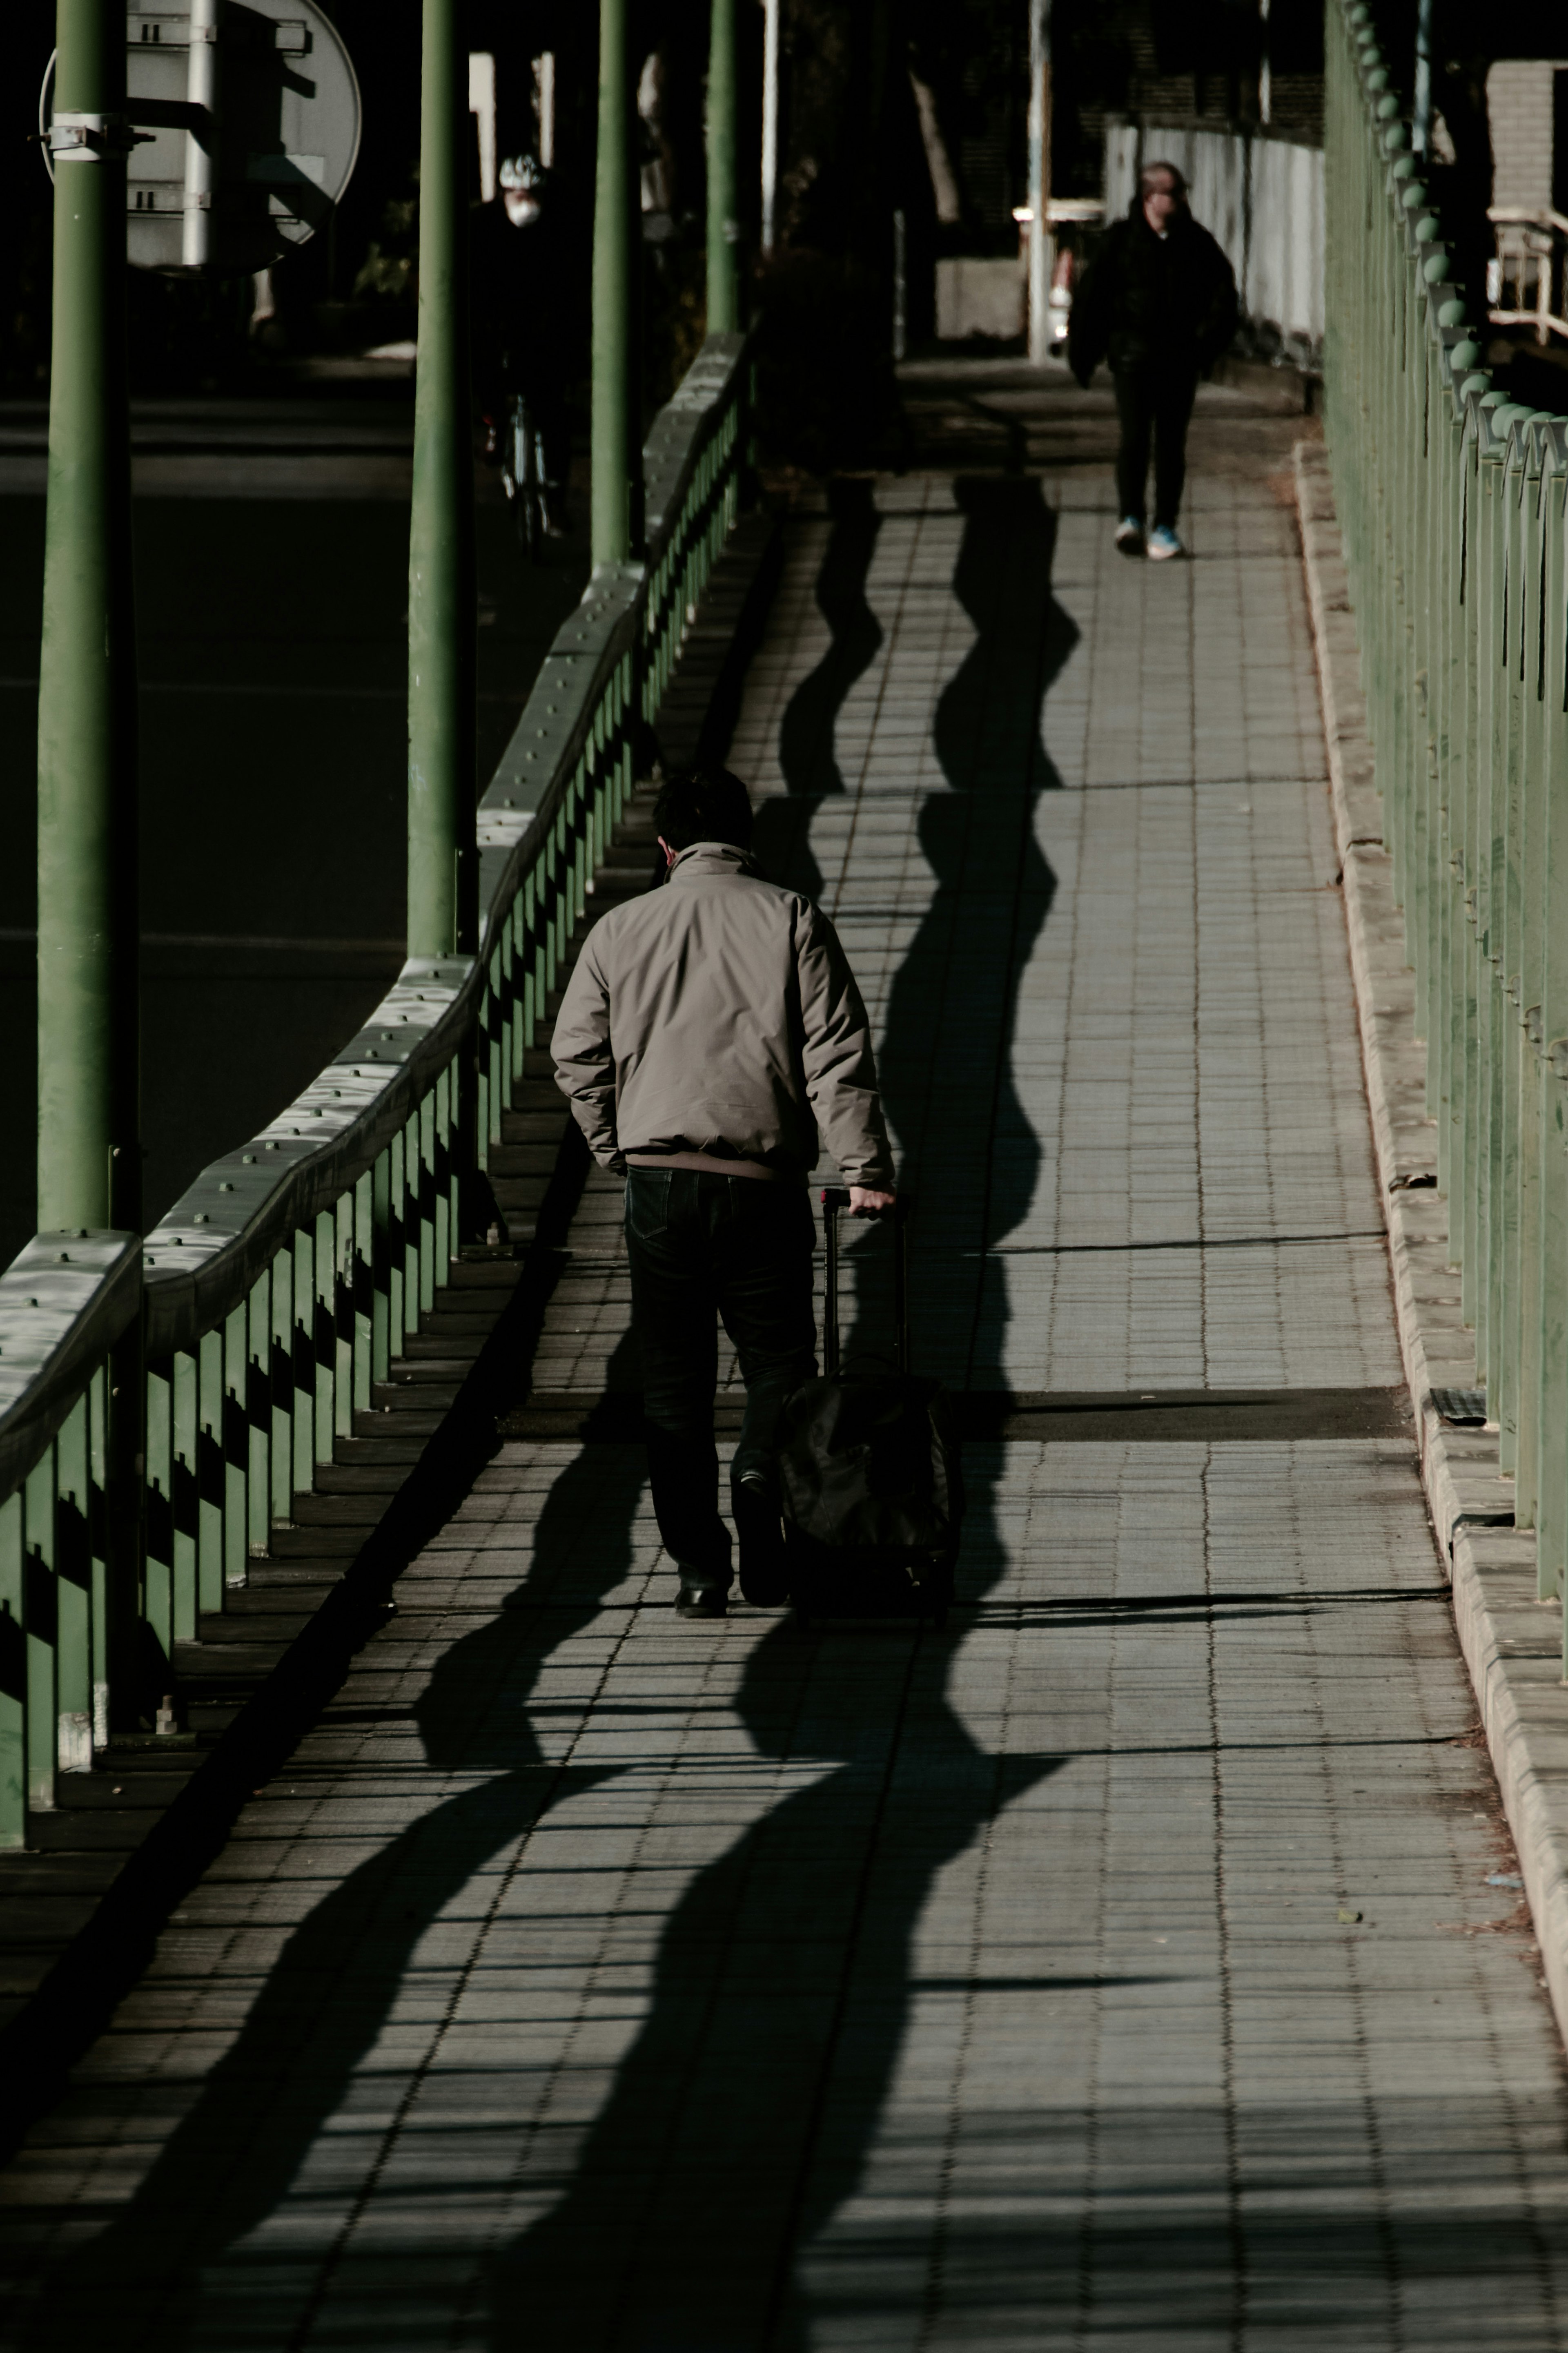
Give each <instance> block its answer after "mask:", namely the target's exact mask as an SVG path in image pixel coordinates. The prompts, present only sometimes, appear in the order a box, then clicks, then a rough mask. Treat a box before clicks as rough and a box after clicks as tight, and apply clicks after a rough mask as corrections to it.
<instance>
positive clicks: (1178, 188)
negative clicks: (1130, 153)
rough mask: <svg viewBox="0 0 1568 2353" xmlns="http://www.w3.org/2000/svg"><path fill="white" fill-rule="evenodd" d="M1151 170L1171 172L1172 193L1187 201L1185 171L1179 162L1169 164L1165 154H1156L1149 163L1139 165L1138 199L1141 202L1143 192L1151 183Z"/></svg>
mask: <svg viewBox="0 0 1568 2353" xmlns="http://www.w3.org/2000/svg"><path fill="white" fill-rule="evenodd" d="M1151 172H1169V174H1170V175H1171V194H1172V195H1173V196H1175V197H1177V198H1178V199H1179V200H1180V201H1182V202H1185V200H1186V194H1187V180H1186V174H1185V173H1184V172H1183V171H1182V170H1181V169H1180V167H1179V166H1178V165H1177V164H1168V163H1167V162H1166V161H1165V158H1164V157H1163V155H1155V156H1154V157H1152V159H1151V161H1150V162H1149V163H1147V164H1139V166H1138V201H1139V202H1140V203H1142V200H1143V192H1144V190H1145V188H1146V187H1147V186H1148V185H1149V174H1150V173H1151Z"/></svg>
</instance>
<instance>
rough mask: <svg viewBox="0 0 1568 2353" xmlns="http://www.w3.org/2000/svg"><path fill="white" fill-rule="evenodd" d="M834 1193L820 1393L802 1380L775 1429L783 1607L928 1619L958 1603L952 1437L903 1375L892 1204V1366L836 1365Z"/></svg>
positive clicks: (827, 1221) (930, 1396)
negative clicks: (785, 1582) (785, 1570)
mask: <svg viewBox="0 0 1568 2353" xmlns="http://www.w3.org/2000/svg"><path fill="white" fill-rule="evenodd" d="M848 1206H849V1195H848V1192H847V1188H845V1187H842V1186H834V1187H829V1188H828V1189H827V1190H826V1191H825V1192H824V1194H823V1196H822V1221H823V1227H824V1229H825V1233H826V1242H827V1300H826V1311H825V1314H824V1316H823V1334H822V1343H823V1345H822V1356H823V1366H824V1371H823V1375H822V1377H821V1378H820V1379H819V1380H814V1381H807V1382H806V1383H805V1386H804V1387H803V1388H798V1389H796V1390H795V1394H794V1396H793V1397H792V1398H790V1399H789V1401H788V1403H787V1404H786V1405H785V1407H784V1413H783V1416H782V1417H781V1419H780V1423H779V1433H778V1440H777V1447H778V1454H777V1461H778V1472H779V1487H780V1493H781V1495H782V1499H783V1504H784V1547H785V1554H786V1557H787V1559H788V1563H789V1576H790V1599H791V1600H792V1601H793V1602H794V1604H795V1609H796V1610H797V1611H798V1612H799V1614H800V1616H801V1617H802V1618H803V1619H804V1620H808V1621H809V1620H812V1619H815V1618H878V1619H887V1618H930V1619H932V1620H934V1621H935V1623H936V1624H937V1625H939V1626H940V1625H941V1624H942V1620H943V1619H944V1618H945V1617H946V1615H947V1607H948V1603H949V1602H950V1601H951V1599H952V1573H953V1564H954V1562H955V1560H956V1558H957V1555H958V1535H959V1527H960V1525H961V1523H962V1521H963V1474H962V1471H961V1467H960V1461H959V1449H958V1440H957V1433H956V1430H955V1429H954V1426H953V1420H952V1410H951V1408H950V1406H949V1402H948V1399H947V1397H946V1393H945V1392H944V1390H943V1389H942V1385H941V1383H940V1382H937V1381H932V1380H921V1379H920V1378H919V1377H917V1376H916V1375H914V1374H912V1373H911V1372H910V1363H909V1357H910V1340H909V1216H910V1203H909V1202H908V1201H905V1200H901V1199H900V1202H899V1203H898V1205H897V1207H896V1208H895V1209H894V1211H893V1213H892V1215H891V1217H890V1219H886V1220H884V1221H882V1222H886V1223H888V1224H889V1225H890V1226H891V1228H892V1236H893V1324H894V1335H895V1345H894V1365H895V1369H893V1370H892V1371H889V1370H886V1369H883V1368H881V1367H880V1364H879V1360H878V1359H866V1358H864V1357H862V1358H860V1359H859V1360H858V1364H854V1365H851V1366H845V1365H844V1364H842V1363H841V1361H840V1348H839V1325H838V1275H839V1256H840V1252H839V1243H838V1220H839V1218H840V1216H841V1214H843V1213H844V1212H845V1211H847V1208H848Z"/></svg>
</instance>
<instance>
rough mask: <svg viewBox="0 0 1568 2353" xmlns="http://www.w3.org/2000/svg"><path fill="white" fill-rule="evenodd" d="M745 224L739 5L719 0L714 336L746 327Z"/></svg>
mask: <svg viewBox="0 0 1568 2353" xmlns="http://www.w3.org/2000/svg"><path fill="white" fill-rule="evenodd" d="M740 252H741V224H740V222H739V221H738V220H737V219H736V217H735V0H713V16H712V24H711V30H710V34H709V40H708V332H709V333H710V335H732V334H733V333H735V332H736V331H737V329H738V328H739V326H740V324H741V271H740Z"/></svg>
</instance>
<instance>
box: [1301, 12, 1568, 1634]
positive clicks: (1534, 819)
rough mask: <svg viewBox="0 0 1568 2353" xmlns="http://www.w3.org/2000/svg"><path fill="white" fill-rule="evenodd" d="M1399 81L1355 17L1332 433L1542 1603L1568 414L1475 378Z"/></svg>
mask: <svg viewBox="0 0 1568 2353" xmlns="http://www.w3.org/2000/svg"><path fill="white" fill-rule="evenodd" d="M1389 79H1390V78H1389V74H1388V69H1387V68H1386V66H1385V65H1384V61H1383V58H1382V56H1381V54H1380V52H1379V49H1378V47H1377V42H1376V37H1375V35H1374V33H1373V29H1372V26H1371V23H1370V16H1369V11H1368V9H1367V6H1366V5H1365V0H1354V5H1343V0H1341V5H1336V6H1333V7H1331V9H1330V12H1329V38H1328V53H1327V75H1326V112H1327V138H1328V164H1329V170H1328V190H1329V215H1328V232H1329V243H1328V284H1329V303H1328V334H1327V354H1326V360H1327V364H1326V370H1325V391H1326V398H1325V408H1324V416H1325V425H1326V428H1327V436H1328V445H1329V455H1330V459H1331V467H1332V470H1333V476H1334V483H1335V492H1336V500H1337V504H1338V509H1339V514H1340V519H1341V529H1342V534H1343V540H1344V548H1345V560H1346V565H1347V569H1348V572H1349V577H1350V586H1351V596H1352V607H1353V610H1354V614H1355V621H1356V632H1357V637H1358V640H1359V644H1360V649H1361V665H1362V681H1363V689H1364V691H1365V695H1366V703H1367V714H1368V726H1369V731H1370V733H1371V737H1372V743H1373V757H1374V763H1375V774H1376V782H1377V786H1378V788H1379V790H1380V792H1381V794H1382V797H1383V805H1384V822H1383V832H1384V843H1385V845H1386V848H1387V852H1388V856H1389V859H1390V860H1391V864H1392V870H1393V880H1394V892H1395V897H1396V899H1397V901H1398V902H1399V903H1400V905H1401V906H1402V908H1403V910H1404V918H1405V953H1406V959H1407V961H1408V963H1409V965H1411V967H1412V968H1413V971H1414V975H1415V1005H1416V1023H1417V1029H1418V1032H1419V1034H1420V1035H1421V1036H1422V1037H1423V1038H1424V1039H1425V1041H1426V1066H1427V1082H1426V1110H1427V1112H1428V1113H1429V1115H1430V1116H1431V1118H1432V1120H1433V1122H1434V1124H1435V1127H1436V1153H1437V1177H1438V1192H1439V1196H1440V1198H1444V1199H1445V1200H1446V1202H1447V1218H1448V1254H1449V1257H1450V1259H1451V1261H1453V1263H1454V1264H1455V1265H1456V1266H1457V1267H1458V1270H1459V1277H1460V1308H1461V1314H1462V1317H1463V1321H1464V1323H1465V1324H1468V1325H1469V1326H1471V1327H1472V1328H1473V1330H1474V1334H1475V1348H1476V1368H1477V1376H1478V1378H1479V1382H1480V1383H1481V1385H1482V1386H1483V1387H1484V1388H1485V1392H1486V1399H1487V1409H1488V1412H1489V1416H1490V1418H1491V1419H1492V1420H1493V1421H1494V1422H1495V1423H1496V1424H1497V1425H1498V1431H1499V1455H1500V1468H1501V1470H1502V1471H1503V1472H1504V1473H1507V1474H1511V1477H1512V1481H1513V1503H1514V1518H1515V1523H1516V1525H1518V1526H1519V1527H1521V1528H1523V1529H1532V1530H1533V1531H1534V1533H1535V1537H1536V1556H1537V1565H1538V1567H1537V1574H1538V1585H1539V1591H1540V1594H1541V1597H1542V1599H1550V1598H1552V1597H1553V1596H1557V1595H1561V1594H1563V1593H1564V1591H1565V1589H1568V1579H1565V1576H1564V1569H1565V1567H1568V1314H1565V1307H1568V1152H1565V1150H1564V1142H1565V1138H1568V1085H1565V1082H1568V946H1565V943H1568V545H1565V535H1568V417H1551V416H1547V415H1545V414H1543V413H1542V412H1539V411H1537V410H1534V409H1531V408H1530V407H1527V406H1521V404H1519V403H1516V402H1512V401H1510V399H1509V398H1508V396H1507V395H1506V394H1505V393H1504V392H1503V391H1502V390H1501V389H1500V387H1498V386H1496V385H1494V384H1493V382H1492V379H1491V376H1490V375H1489V373H1488V372H1487V371H1486V370H1485V369H1484V368H1483V367H1482V366H1481V365H1480V364H1479V363H1480V359H1481V348H1480V343H1479V340H1478V337H1477V333H1476V331H1475V329H1474V327H1473V326H1472V325H1471V324H1470V323H1468V322H1469V321H1470V320H1472V319H1473V318H1474V317H1475V316H1476V313H1475V311H1471V310H1469V309H1468V307H1467V304H1466V303H1465V302H1464V301H1461V300H1459V299H1458V298H1457V296H1456V293H1455V290H1454V289H1453V288H1452V287H1451V286H1450V285H1449V283H1448V282H1447V281H1448V269H1449V248H1448V246H1447V240H1446V238H1445V236H1444V225H1443V222H1442V219H1441V216H1440V215H1439V213H1438V211H1437V209H1436V206H1434V205H1433V204H1432V203H1431V202H1430V201H1429V200H1428V197H1427V195H1426V188H1425V186H1424V185H1423V184H1422V181H1421V179H1420V177H1419V165H1418V164H1417V162H1416V159H1415V157H1414V156H1413V155H1412V154H1411V153H1410V152H1409V139H1408V131H1407V128H1406V125H1405V122H1404V121H1402V120H1401V118H1400V113H1399V105H1398V101H1397V100H1396V99H1395V98H1394V95H1393V92H1392V90H1390V87H1389ZM1471 292H1472V295H1473V296H1475V297H1476V298H1478V300H1479V299H1480V290H1479V289H1472V290H1471ZM1482 317H1483V318H1484V311H1483V312H1482Z"/></svg>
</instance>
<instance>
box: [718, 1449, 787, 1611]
mask: <svg viewBox="0 0 1568 2353" xmlns="http://www.w3.org/2000/svg"><path fill="white" fill-rule="evenodd" d="M730 1504H731V1510H732V1511H733V1513H734V1514H735V1533H736V1535H738V1536H739V1537H740V1539H741V1592H742V1597H743V1598H744V1599H746V1600H747V1601H749V1602H750V1603H751V1605H752V1609H782V1608H783V1607H784V1603H785V1602H786V1601H787V1600H788V1599H789V1558H788V1556H787V1554H786V1553H785V1551H784V1525H783V1522H782V1521H781V1519H780V1516H779V1506H778V1499H777V1497H776V1496H775V1494H774V1493H773V1486H772V1483H771V1482H770V1481H769V1479H768V1477H767V1474H766V1473H765V1472H762V1471H742V1473H741V1476H740V1477H739V1478H738V1479H737V1480H736V1481H735V1482H734V1483H733V1484H732V1486H731V1489H730Z"/></svg>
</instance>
